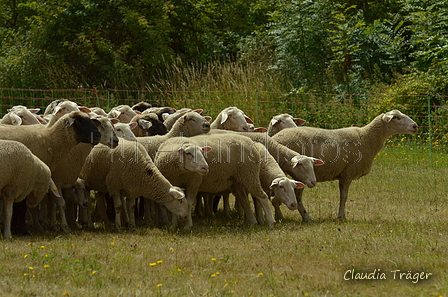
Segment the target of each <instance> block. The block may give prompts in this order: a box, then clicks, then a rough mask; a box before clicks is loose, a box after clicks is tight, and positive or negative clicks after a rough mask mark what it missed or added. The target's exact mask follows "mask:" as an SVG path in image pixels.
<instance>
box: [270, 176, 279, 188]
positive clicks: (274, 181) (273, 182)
mask: <svg viewBox="0 0 448 297" xmlns="http://www.w3.org/2000/svg"><path fill="white" fill-rule="evenodd" d="M278 181H279V179H278V178H275V179H274V180H273V181H272V183H271V185H270V186H269V189H271V190H272V188H273V187H275V186H276V185H278Z"/></svg>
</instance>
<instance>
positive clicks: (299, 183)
mask: <svg viewBox="0 0 448 297" xmlns="http://www.w3.org/2000/svg"><path fill="white" fill-rule="evenodd" d="M290 181H291V182H292V183H294V187H295V188H296V189H302V188H304V187H305V184H304V183H302V182H299V181H296V180H293V179H290Z"/></svg>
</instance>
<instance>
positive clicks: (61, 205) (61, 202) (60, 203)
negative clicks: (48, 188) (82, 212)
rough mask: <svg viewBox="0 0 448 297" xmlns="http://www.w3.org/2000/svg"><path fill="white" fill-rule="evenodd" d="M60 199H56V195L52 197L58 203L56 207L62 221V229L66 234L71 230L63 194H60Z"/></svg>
mask: <svg viewBox="0 0 448 297" xmlns="http://www.w3.org/2000/svg"><path fill="white" fill-rule="evenodd" d="M59 194H60V197H56V196H55V195H51V196H52V197H53V201H54V202H55V203H56V206H57V208H58V210H59V219H60V220H61V222H60V223H61V229H62V232H64V233H70V228H69V227H68V224H67V218H66V217H65V199H64V197H63V196H62V193H61V192H59Z"/></svg>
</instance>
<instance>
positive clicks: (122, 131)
mask: <svg viewBox="0 0 448 297" xmlns="http://www.w3.org/2000/svg"><path fill="white" fill-rule="evenodd" d="M137 125H138V124H137V123H132V122H131V123H120V122H117V123H114V131H115V134H116V135H117V137H119V138H123V139H126V140H128V141H137V138H135V135H134V133H133V132H132V129H134V128H135V127H137Z"/></svg>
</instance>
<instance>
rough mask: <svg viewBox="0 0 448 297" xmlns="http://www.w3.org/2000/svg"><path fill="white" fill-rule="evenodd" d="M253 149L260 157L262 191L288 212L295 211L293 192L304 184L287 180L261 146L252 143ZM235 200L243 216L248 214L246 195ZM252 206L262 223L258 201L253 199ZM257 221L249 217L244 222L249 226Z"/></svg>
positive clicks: (295, 204)
mask: <svg viewBox="0 0 448 297" xmlns="http://www.w3.org/2000/svg"><path fill="white" fill-rule="evenodd" d="M254 147H255V148H256V149H257V150H258V151H259V153H260V156H261V162H260V164H261V167H260V182H261V186H262V187H263V190H264V191H265V192H266V194H267V195H268V196H269V197H270V196H275V197H276V199H277V200H278V201H280V202H282V203H284V204H285V205H286V206H287V207H288V208H289V209H290V210H296V209H297V201H296V195H295V192H294V190H295V189H301V188H303V187H304V186H305V184H303V183H301V182H298V181H295V180H292V179H290V178H288V177H287V176H286V175H285V173H284V172H283V170H282V169H281V168H280V166H279V165H278V163H277V162H276V161H275V159H274V157H273V156H272V155H271V154H270V153H269V152H268V151H267V149H266V147H265V146H264V145H263V144H261V143H254ZM232 189H233V191H234V192H236V193H238V191H235V187H233V188H232ZM236 198H237V201H238V202H239V203H241V205H242V206H243V209H244V210H245V211H244V212H245V214H246V215H247V214H250V213H251V211H250V209H249V208H248V207H249V204H248V200H247V195H244V196H237V197H236ZM254 206H255V213H256V215H257V221H258V222H259V223H262V222H263V216H262V213H261V209H260V204H259V200H258V199H254ZM257 221H254V220H252V219H251V217H249V218H246V222H248V223H249V224H255V223H256V222H257Z"/></svg>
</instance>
